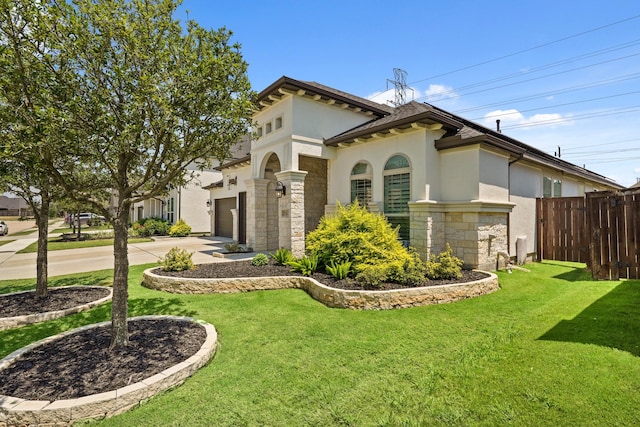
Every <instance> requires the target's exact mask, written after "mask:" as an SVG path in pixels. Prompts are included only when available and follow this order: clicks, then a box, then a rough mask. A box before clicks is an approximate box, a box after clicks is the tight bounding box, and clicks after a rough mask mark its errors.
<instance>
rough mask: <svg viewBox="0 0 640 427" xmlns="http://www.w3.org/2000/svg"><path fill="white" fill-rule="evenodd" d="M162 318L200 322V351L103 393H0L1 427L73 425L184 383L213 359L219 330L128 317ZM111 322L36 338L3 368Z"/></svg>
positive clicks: (125, 408)
mask: <svg viewBox="0 0 640 427" xmlns="http://www.w3.org/2000/svg"><path fill="white" fill-rule="evenodd" d="M160 318H171V319H176V320H184V321H189V322H198V323H199V324H201V325H202V326H203V327H204V328H205V330H206V333H207V337H206V339H205V341H204V343H203V344H202V346H201V347H200V350H198V351H197V352H196V353H195V354H194V355H193V356H191V357H190V358H188V359H187V360H185V361H183V362H180V363H178V364H177V365H175V366H173V367H171V368H168V369H165V370H164V371H162V372H160V373H158V374H156V375H153V376H151V377H149V378H146V379H144V380H142V381H140V382H137V383H135V384H131V385H128V386H126V387H122V388H119V389H117V390H112V391H107V392H104V393H100V394H94V395H89V396H83V397H79V398H77V399H64V400H56V401H47V400H25V399H20V398H18V397H12V396H2V395H0V427H6V426H22V425H25V426H26V425H29V426H40V425H46V426H53V425H56V426H64V425H71V424H73V423H74V422H76V421H79V420H89V419H102V418H108V417H111V416H114V415H118V414H121V413H123V412H125V411H128V410H129V409H131V408H133V407H135V406H137V405H138V404H140V402H141V401H143V400H146V399H149V398H150V397H152V396H154V395H156V394H158V393H160V392H161V391H164V390H167V389H169V388H171V387H174V386H176V385H178V384H181V383H183V382H184V380H185V379H186V378H187V377H189V376H191V375H192V374H193V373H194V372H195V371H196V370H198V369H199V368H201V367H202V366H204V365H205V364H206V363H207V362H208V361H209V360H210V359H211V357H212V356H213V354H214V353H215V350H216V347H217V343H218V335H217V332H216V330H215V328H214V327H213V325H211V324H209V323H206V322H202V321H197V320H195V319H193V318H190V317H178V316H139V317H132V318H130V319H129V320H154V319H160ZM110 324H111V322H102V323H96V324H92V325H87V326H83V327H81V328H77V329H74V330H71V331H67V332H64V333H62V334H59V335H55V336H53V337H49V338H45V339H43V340H40V341H37V342H35V343H33V344H31V345H28V346H27V347H23V348H21V349H19V350H16V351H14V352H13V353H11V354H10V355H8V356H7V357H5V358H4V359H2V360H0V370H2V369H4V368H6V367H7V366H9V365H10V364H11V363H13V362H14V361H15V359H17V358H19V357H20V356H21V355H23V354H25V353H27V352H29V351H30V350H32V349H33V348H35V347H38V346H40V345H44V344H47V343H49V342H51V341H54V340H57V339H62V338H64V337H65V336H67V335H71V334H74V333H77V332H79V331H81V330H84V329H90V328H96V327H100V326H105V325H110Z"/></svg>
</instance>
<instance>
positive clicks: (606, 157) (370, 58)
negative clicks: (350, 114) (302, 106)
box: [177, 0, 640, 186]
mask: <svg viewBox="0 0 640 427" xmlns="http://www.w3.org/2000/svg"><path fill="white" fill-rule="evenodd" d="M186 10H188V11H189V15H188V17H189V18H191V19H194V20H196V21H198V22H199V23H200V24H201V25H202V26H204V27H206V28H220V27H223V26H224V27H226V28H227V29H229V30H231V31H233V33H234V35H233V40H234V41H235V42H238V43H240V44H241V45H242V54H243V56H244V58H245V60H246V61H247V62H248V64H249V78H250V80H251V83H252V85H253V87H254V89H255V90H257V91H260V90H262V89H264V88H266V87H267V86H268V85H269V84H271V83H273V82H274V81H275V80H277V79H278V78H279V77H281V76H283V75H287V76H289V77H292V78H295V79H299V80H308V81H316V82H318V83H322V84H325V85H328V86H331V87H334V88H336V89H340V90H343V91H346V92H349V93H352V94H355V95H359V96H362V97H368V98H372V99H374V100H377V101H379V102H385V101H387V100H391V99H393V92H392V91H391V92H388V93H384V92H385V91H386V90H387V88H388V87H392V85H389V83H388V80H393V78H394V74H393V69H394V68H401V69H403V70H405V71H406V72H407V77H406V83H407V84H408V86H410V87H411V88H412V90H409V91H407V98H409V99H411V97H412V96H413V97H414V98H415V99H416V100H417V101H425V102H429V103H431V104H434V105H436V106H438V107H441V108H444V109H446V110H448V111H451V112H453V113H456V114H459V115H461V116H463V117H465V118H467V119H470V120H474V121H476V122H479V123H481V124H484V125H486V126H489V127H491V128H495V120H496V119H497V118H499V119H500V120H501V127H502V131H503V133H504V134H506V135H509V136H511V137H514V138H517V139H519V140H521V141H523V142H525V143H527V144H529V145H532V146H534V147H536V148H538V149H541V150H543V151H546V152H548V153H550V154H554V153H555V152H556V151H557V149H558V146H560V154H561V157H562V158H563V159H565V160H568V161H571V162H573V163H575V164H577V165H580V166H586V168H587V169H589V170H592V171H594V172H596V173H599V174H602V175H605V176H607V177H609V178H611V179H614V180H615V181H617V182H618V183H620V184H622V185H625V186H630V185H632V184H635V182H636V178H640V2H638V1H637V0H625V1H620V0H611V1H602V0H592V1H586V2H585V1H584V0H581V1H574V0H554V1H549V0H538V1H535V2H517V1H513V0H511V1H502V0H494V1H492V0H487V1H477V0H476V1H472V0H445V1H427V0H423V1H417V0H416V1H409V0H406V1H405V0H397V1H384V2H383V1H378V0H369V1H360V0H351V1H349V0H343V1H334V0H327V1H277V0H274V1H264V2H257V1H244V0H236V1H232V2H229V1H207V0H184V2H183V4H182V6H181V7H180V9H179V12H178V15H177V18H179V19H185V18H186V17H187V15H186V12H185V11H186Z"/></svg>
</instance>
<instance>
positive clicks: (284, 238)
mask: <svg viewBox="0 0 640 427" xmlns="http://www.w3.org/2000/svg"><path fill="white" fill-rule="evenodd" d="M275 175H276V179H277V180H278V181H280V182H282V184H284V186H285V187H286V194H285V195H284V196H282V198H280V199H279V201H278V202H279V206H278V207H279V212H278V216H279V221H278V228H279V231H280V234H279V239H278V241H279V246H280V247H281V248H289V249H291V253H292V254H293V255H294V256H296V257H300V256H302V255H304V250H305V244H304V237H305V229H304V220H305V216H304V179H305V177H306V176H307V172H306V171H283V172H276V174H275Z"/></svg>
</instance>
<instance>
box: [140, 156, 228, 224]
mask: <svg viewBox="0 0 640 427" xmlns="http://www.w3.org/2000/svg"><path fill="white" fill-rule="evenodd" d="M192 172H193V173H194V174H195V175H194V178H193V179H192V180H191V181H190V182H189V183H187V184H186V185H184V186H180V187H171V188H170V189H169V191H168V192H167V194H166V195H165V196H159V197H154V198H151V199H147V200H144V201H142V202H139V203H135V204H134V205H133V206H132V207H131V216H130V220H131V222H135V221H138V220H140V219H143V218H151V217H157V218H162V219H165V220H167V221H169V223H170V224H175V222H176V221H178V220H179V219H183V220H184V221H185V222H186V223H187V224H188V225H189V226H190V227H191V231H192V232H194V233H202V232H207V233H208V232H209V231H210V230H211V220H210V217H209V208H208V205H207V202H208V200H209V193H208V192H207V191H203V186H204V185H206V184H208V183H210V182H211V181H215V180H218V179H220V178H221V177H222V174H221V173H220V172H219V171H216V170H213V169H211V170H204V171H199V170H198V169H197V167H196V166H195V165H192V166H190V167H188V168H187V172H186V173H192Z"/></svg>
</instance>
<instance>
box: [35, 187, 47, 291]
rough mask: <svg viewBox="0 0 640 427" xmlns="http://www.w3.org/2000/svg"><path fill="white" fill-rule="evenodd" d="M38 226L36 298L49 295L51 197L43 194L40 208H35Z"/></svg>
mask: <svg viewBox="0 0 640 427" xmlns="http://www.w3.org/2000/svg"><path fill="white" fill-rule="evenodd" d="M33 211H34V215H35V217H36V225H37V226H38V255H37V258H36V294H35V297H36V298H46V297H47V294H48V292H47V286H48V272H47V262H48V261H47V236H48V234H49V197H48V196H47V195H46V194H43V195H42V201H41V205H40V209H34V210H33Z"/></svg>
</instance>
